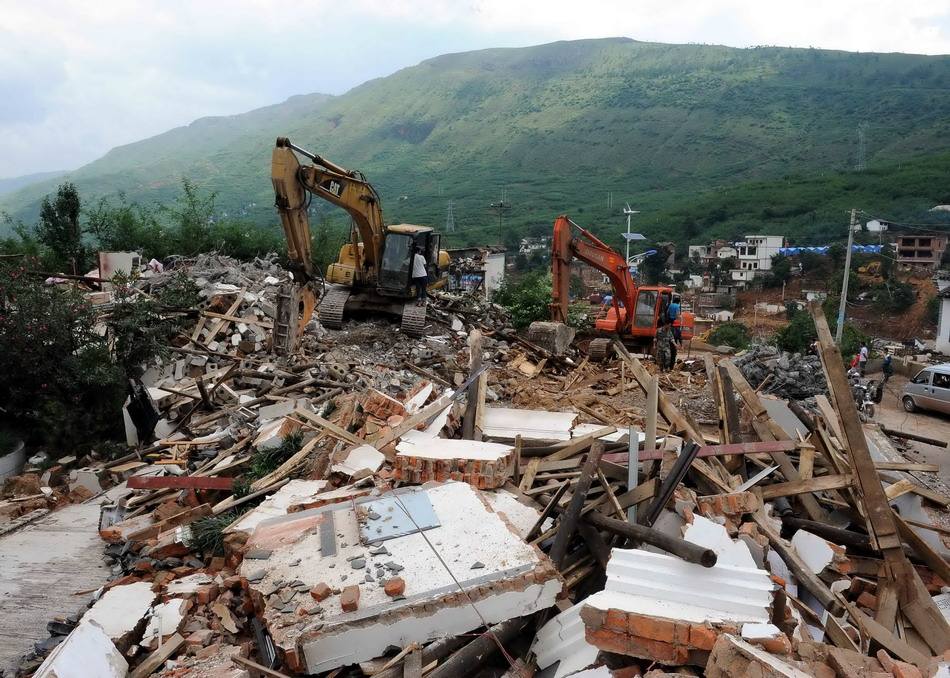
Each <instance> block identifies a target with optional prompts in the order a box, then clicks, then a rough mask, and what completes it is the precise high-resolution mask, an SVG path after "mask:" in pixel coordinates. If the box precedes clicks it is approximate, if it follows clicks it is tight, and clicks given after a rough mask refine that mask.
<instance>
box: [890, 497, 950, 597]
mask: <svg viewBox="0 0 950 678" xmlns="http://www.w3.org/2000/svg"><path fill="white" fill-rule="evenodd" d="M892 510H893V509H892ZM894 522H896V523H897V529H898V530H899V531H900V533H901V538H902V539H903V540H904V541H905V542H907V545H908V546H910V547H911V548H912V549H913V550H914V553H916V554H917V557H918V558H920V559H921V560H922V561H924V562H925V563H927V567H929V568H930V569H931V570H933V571H934V573H935V574H936V575H937V576H938V577H940V578H941V579H943V580H944V581H945V582H950V565H948V564H947V561H946V560H945V559H944V557H943V556H942V555H940V554H939V553H937V552H936V551H935V550H934V549H933V547H932V546H931V545H930V544H928V543H927V542H926V540H924V538H923V537H921V536H920V535H919V534H917V532H915V531H914V528H912V527H911V526H910V525H908V524H907V523H906V522H905V521H904V519H903V518H901V517H900V516H899V515H898V514H897V512H896V511H894Z"/></svg>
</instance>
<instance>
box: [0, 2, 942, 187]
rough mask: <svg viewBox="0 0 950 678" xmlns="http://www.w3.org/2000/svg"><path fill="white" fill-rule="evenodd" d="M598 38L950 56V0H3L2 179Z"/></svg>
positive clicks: (0, 17)
mask: <svg viewBox="0 0 950 678" xmlns="http://www.w3.org/2000/svg"><path fill="white" fill-rule="evenodd" d="M607 36H627V37H632V38H636V39H639V40H651V41H658V42H676V43H684V42H701V43H715V44H725V45H731V46H736V47H747V46H751V45H785V46H795V47H823V48H830V49H843V50H855V51H864V52H867V51H879V52H913V53H918V54H950V2H948V1H947V0H904V1H903V2H899V1H898V0H890V1H882V0H796V1H795V2H790V1H789V0H587V1H586V2H581V3H579V2H576V0H573V1H570V2H568V1H564V0H333V1H330V0H293V1H289V2H277V1H276V0H228V1H227V2H223V1H222V2H218V1H217V0H141V1H136V0H96V1H95V2H90V1H89V0H0V177H10V176H19V175H23V174H29V173H33V172H40V171H47V170H55V169H73V168H76V167H79V166H81V165H82V164H84V163H86V162H89V161H91V160H94V159H95V158H97V157H99V156H101V155H102V154H103V153H105V152H106V151H107V150H109V149H110V148H112V147H113V146H116V145H120V144H123V143H128V142H130V141H135V140H138V139H142V138H144V137H148V136H151V135H154V134H158V133H160V132H163V131H165V130H167V129H169V128H171V127H175V126H178V125H183V124H187V123H188V122H190V121H192V120H194V119H195V118H199V117H202V116H207V115H226V114H231V113H240V112H243V111H247V110H250V109H252V108H256V107H258V106H263V105H267V104H272V103H276V102H279V101H282V100H284V99H286V98H287V97H288V96H291V95H294V94H303V93H308V92H328V93H332V94H340V93H342V92H345V91H346V90H347V89H349V88H350V87H353V86H355V85H358V84H359V83H361V82H363V81H365V80H367V79H369V78H373V77H378V76H383V75H387V74H389V73H392V72H393V71H395V70H397V69H399V68H402V67H404V66H409V65H412V64H415V63H418V62H419V61H420V60H422V59H425V58H428V57H431V56H436V55H438V54H443V53H446V52H459V51H466V50H471V49H479V48H484V47H506V46H507V47H514V46H524V45H531V44H538V43H542V42H549V41H552V40H564V39H577V38H593V37H607Z"/></svg>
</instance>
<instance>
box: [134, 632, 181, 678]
mask: <svg viewBox="0 0 950 678" xmlns="http://www.w3.org/2000/svg"><path fill="white" fill-rule="evenodd" d="M184 644H185V638H184V636H182V635H181V634H180V633H176V634H175V635H173V636H171V637H170V638H169V639H168V640H166V641H165V642H164V643H162V644H161V645H160V646H159V648H158V649H157V650H155V651H154V652H153V653H152V654H150V655H149V656H148V657H146V658H145V661H143V662H142V663H141V664H139V665H138V666H136V667H135V669H134V670H133V671H132V673H130V674H129V678H145V677H146V676H150V675H152V674H153V673H155V672H156V671H158V669H160V668H161V666H162V664H164V663H165V661H166V660H168V659H169V658H170V657H171V656H172V655H173V654H175V653H176V652H177V651H178V648H180V647H181V646H182V645H184Z"/></svg>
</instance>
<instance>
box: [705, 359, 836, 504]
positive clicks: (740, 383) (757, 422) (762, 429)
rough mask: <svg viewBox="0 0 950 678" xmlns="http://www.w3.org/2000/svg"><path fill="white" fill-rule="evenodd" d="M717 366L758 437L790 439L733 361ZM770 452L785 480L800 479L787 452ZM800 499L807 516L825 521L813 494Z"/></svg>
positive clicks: (723, 361)
mask: <svg viewBox="0 0 950 678" xmlns="http://www.w3.org/2000/svg"><path fill="white" fill-rule="evenodd" d="M719 366H720V367H724V368H725V369H726V371H727V372H728V374H729V377H730V378H731V379H732V385H733V387H734V388H735V389H736V391H738V393H739V396H740V397H741V398H742V401H743V402H744V403H745V405H746V407H747V408H748V409H749V412H750V413H751V414H752V427H753V428H754V429H755V431H756V433H757V434H758V436H759V438H761V439H762V440H791V438H790V437H789V436H788V434H787V433H785V431H784V430H783V429H782V427H781V426H779V425H778V424H776V423H775V421H773V420H772V416H771V415H770V414H769V412H768V410H766V409H765V405H763V404H762V401H761V400H759V394H757V393H756V392H755V391H754V390H752V386H751V385H750V384H749V382H748V381H747V380H746V378H745V375H743V374H742V371H741V370H739V368H738V367H736V365H735V363H733V362H732V361H731V360H722V361H720V362H719ZM770 454H771V455H772V459H773V460H774V461H775V463H776V464H778V466H779V470H781V471H782V475H784V476H785V479H786V480H788V481H789V482H793V481H796V480H800V476H799V475H798V469H796V468H795V466H794V465H793V464H792V461H791V460H790V459H789V458H788V455H787V454H785V453H784V452H771V453H770ZM800 501H801V503H802V506H803V507H804V508H805V512H806V513H807V514H808V517H809V518H811V519H812V520H817V521H818V522H826V521H827V519H828V516H827V515H826V514H825V511H824V509H822V508H821V506H819V505H818V501H817V500H816V499H815V498H814V497H813V496H811V495H810V494H805V495H802V496H801V497H800Z"/></svg>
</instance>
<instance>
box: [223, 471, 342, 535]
mask: <svg viewBox="0 0 950 678" xmlns="http://www.w3.org/2000/svg"><path fill="white" fill-rule="evenodd" d="M327 484H328V483H327V481H326V480H302V479H299V478H297V479H294V480H291V481H290V482H288V483H287V484H286V485H284V486H283V487H281V488H280V489H279V490H277V491H276V492H275V493H274V494H272V495H270V496H269V497H267V499H265V500H264V501H262V502H261V503H260V504H259V505H258V506H256V507H255V508H254V509H252V510H251V511H248V512H247V513H245V514H244V515H243V516H241V519H240V520H239V521H238V522H237V523H235V524H234V525H232V526H231V527H230V528H228V530H227V531H228V532H247V533H248V534H250V533H251V532H253V531H254V528H255V527H257V526H258V525H259V524H260V523H261V522H262V521H264V520H267V519H268V518H275V517H277V516H285V515H287V509H288V508H290V507H291V506H294V505H295V504H301V503H305V502H307V501H312V500H314V499H315V498H316V497H317V495H319V494H320V493H321V492H322V491H323V490H324V488H326V486H327Z"/></svg>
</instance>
